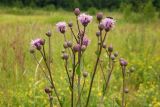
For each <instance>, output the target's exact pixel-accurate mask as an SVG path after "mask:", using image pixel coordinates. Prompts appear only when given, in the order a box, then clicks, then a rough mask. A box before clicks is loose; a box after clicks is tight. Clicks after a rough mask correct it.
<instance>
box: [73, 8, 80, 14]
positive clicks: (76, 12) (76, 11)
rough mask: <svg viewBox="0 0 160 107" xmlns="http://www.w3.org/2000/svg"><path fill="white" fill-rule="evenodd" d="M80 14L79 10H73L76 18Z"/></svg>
mask: <svg viewBox="0 0 160 107" xmlns="http://www.w3.org/2000/svg"><path fill="white" fill-rule="evenodd" d="M80 13H81V11H80V9H79V8H75V9H74V14H75V15H76V16H78V15H79V14H80Z"/></svg>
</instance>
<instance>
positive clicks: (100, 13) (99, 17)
mask: <svg viewBox="0 0 160 107" xmlns="http://www.w3.org/2000/svg"><path fill="white" fill-rule="evenodd" d="M102 19H103V13H102V12H99V13H97V20H98V21H101V20H102Z"/></svg>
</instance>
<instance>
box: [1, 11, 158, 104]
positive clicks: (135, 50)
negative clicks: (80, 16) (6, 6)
mask: <svg viewBox="0 0 160 107" xmlns="http://www.w3.org/2000/svg"><path fill="white" fill-rule="evenodd" d="M36 12H37V10H36ZM42 13H43V14H32V15H25V14H24V15H23V14H11V13H9V12H5V11H2V10H1V12H0V81H1V82H0V98H1V100H0V106H2V107H3V106H5V107H18V106H19V107H44V106H48V100H47V95H46V94H45V93H44V88H45V87H46V84H47V81H45V79H44V76H43V74H42V72H41V71H40V70H38V71H37V72H35V71H36V70H35V69H36V63H35V62H34V61H33V59H32V56H31V55H30V53H29V45H30V41H31V40H32V39H34V38H36V37H43V38H46V37H45V32H46V31H48V30H51V31H52V32H53V37H52V48H53V50H52V53H53V57H52V58H53V63H52V71H53V78H54V81H55V84H56V87H57V88H58V92H59V93H60V95H61V99H63V101H64V104H65V105H67V107H69V105H70V100H69V99H70V97H69V96H70V92H69V88H68V86H67V84H66V77H67V76H66V74H65V69H64V67H63V61H62V60H61V50H62V49H63V47H62V44H63V37H62V36H61V35H60V34H59V33H58V32H57V31H56V28H55V24H56V23H57V22H58V21H61V20H62V21H67V22H68V21H73V20H74V18H75V17H74V15H73V14H72V13H71V12H66V11H54V12H45V11H42ZM105 15H107V16H112V17H114V18H115V19H116V20H117V23H116V27H115V29H114V30H112V31H111V32H110V33H109V42H108V44H111V43H112V44H113V47H114V50H115V51H119V54H120V57H125V58H126V59H127V60H128V62H129V67H132V66H133V67H135V69H136V70H135V72H134V73H132V74H131V75H130V76H128V77H127V80H128V81H127V85H128V88H129V94H128V95H127V97H128V98H127V107H160V97H159V94H160V91H159V90H160V75H159V74H160V71H159V69H160V66H159V65H160V56H159V53H160V48H159V46H160V42H159V41H160V29H159V28H160V25H159V23H160V20H156V21H154V22H144V23H131V22H128V21H126V20H125V18H124V17H123V15H122V14H121V13H117V12H105ZM74 24H75V23H74ZM95 31H97V24H96V21H95V18H94V21H93V22H92V24H90V25H89V27H88V28H87V34H88V36H89V38H90V39H91V44H90V46H89V47H88V50H87V51H86V54H85V57H86V58H87V59H86V60H85V68H86V71H88V72H90V73H91V72H92V71H93V67H92V65H93V64H94V63H95V58H94V57H95V48H96V36H95ZM67 38H70V33H69V32H68V33H67ZM105 56H106V55H105V54H104V53H103V54H102V59H103V60H104V61H107V60H106V57H105ZM38 58H39V59H40V55H38ZM105 63H106V62H105ZM117 66H118V63H117ZM104 68H105V66H104ZM98 71H99V72H98V75H96V82H95V84H94V88H93V92H92V96H91V100H90V102H92V103H90V104H91V107H95V106H96V105H97V103H98V102H97V101H99V100H98V99H99V98H98V97H97V96H100V95H101V91H102V90H100V87H101V74H100V68H98ZM121 75H122V74H121V72H120V69H119V68H117V69H115V70H114V75H113V77H112V79H111V84H110V87H109V93H108V94H107V96H109V97H106V98H105V106H106V107H111V106H112V105H113V103H114V107H119V102H120V100H121V97H120V96H121V94H120V92H121V81H122V78H121ZM89 81H90V78H88V79H87V81H86V82H87V84H89ZM119 81H120V82H119ZM87 88H88V85H87V86H86V87H85V93H86V94H87V90H86V89H87ZM83 97H84V99H85V98H86V96H85V95H84V96H83ZM54 103H55V105H56V104H58V102H57V101H56V97H54Z"/></svg>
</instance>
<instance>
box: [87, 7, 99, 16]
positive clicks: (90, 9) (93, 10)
mask: <svg viewBox="0 0 160 107" xmlns="http://www.w3.org/2000/svg"><path fill="white" fill-rule="evenodd" d="M88 13H89V14H92V15H93V14H96V13H97V9H96V8H95V7H91V8H89V9H88Z"/></svg>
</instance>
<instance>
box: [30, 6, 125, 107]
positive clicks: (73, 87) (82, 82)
mask: <svg viewBox="0 0 160 107" xmlns="http://www.w3.org/2000/svg"><path fill="white" fill-rule="evenodd" d="M74 14H75V20H76V24H75V25H73V23H72V22H68V24H67V23H66V22H64V21H62V22H58V23H57V24H56V27H57V31H58V32H59V33H60V35H62V36H63V38H64V41H63V48H64V49H62V55H61V58H62V59H63V60H64V69H65V72H66V77H67V84H68V87H69V88H70V93H71V94H70V102H71V103H70V106H71V107H75V106H77V107H88V106H89V101H90V98H91V94H92V88H93V84H94V80H95V76H96V74H97V71H98V70H97V68H98V66H100V68H101V73H102V75H103V86H102V87H101V89H102V96H101V97H100V98H99V100H100V105H102V103H103V99H104V97H105V95H106V93H107V90H108V87H109V83H110V80H111V76H112V74H113V71H114V68H115V63H116V62H117V60H118V56H119V55H118V52H117V51H115V52H114V49H113V46H112V44H108V42H107V39H109V33H110V31H111V30H112V29H113V28H114V26H115V22H116V21H115V20H114V19H113V18H112V17H106V18H103V17H104V15H103V13H102V12H99V13H97V16H96V18H97V21H98V24H97V32H95V35H96V36H97V48H96V50H95V54H96V59H95V60H96V61H95V64H94V65H93V71H86V69H85V65H84V60H85V59H84V55H85V52H86V51H87V48H88V45H90V42H91V40H90V39H89V38H88V34H87V32H86V31H87V30H88V29H89V27H88V25H89V24H91V22H92V20H93V17H92V16H90V15H88V14H86V13H81V11H80V9H79V8H76V9H75V10H74ZM73 27H75V29H76V30H73ZM66 32H71V35H70V36H71V37H72V38H73V40H68V38H67V36H68V35H66ZM46 36H47V37H48V40H44V39H41V38H38V39H35V40H33V41H32V42H31V49H30V52H31V53H32V55H33V57H34V59H35V61H36V62H37V64H38V65H40V68H41V69H42V71H43V73H44V76H45V78H46V80H48V81H49V84H50V87H48V88H45V92H46V94H47V95H48V97H49V102H50V107H53V100H52V99H53V92H54V93H55V95H56V97H57V99H58V102H59V106H61V107H62V106H63V105H62V101H61V99H60V97H59V94H58V92H57V88H56V87H55V84H54V80H53V79H54V78H53V77H54V76H53V77H52V70H51V64H50V63H51V49H52V48H51V39H50V38H51V37H52V33H51V32H50V31H48V32H47V33H46ZM96 36H95V37H96ZM47 41H48V47H49V48H48V51H46V50H45V45H46V43H45V42H47ZM35 50H37V51H38V52H39V53H40V55H41V56H42V57H43V60H44V63H45V66H46V68H47V70H46V71H44V69H43V68H42V67H41V64H40V63H39V62H38V59H37V57H36V55H35ZM103 52H104V53H105V54H106V55H107V56H108V60H107V61H108V64H106V65H104V64H103V62H102V61H101V60H102V53H103ZM46 53H48V55H46ZM47 56H48V57H47ZM119 61H120V66H121V68H122V78H123V83H122V87H123V91H122V107H125V105H126V103H125V95H124V94H125V93H126V92H127V88H126V83H125V76H126V66H127V61H126V60H124V59H122V58H120V59H119ZM102 65H104V66H106V68H107V69H105V68H103V66H102ZM105 70H106V71H105ZM89 74H90V78H89V76H88V75H89ZM106 74H108V75H106ZM87 78H88V79H89V80H90V83H89V89H88V94H87V95H84V94H83V91H84V87H85V86H86V79H87ZM82 95H84V96H86V99H85V101H86V102H85V103H82V101H81V100H82V98H81V97H82ZM83 101H84V99H83Z"/></svg>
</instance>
